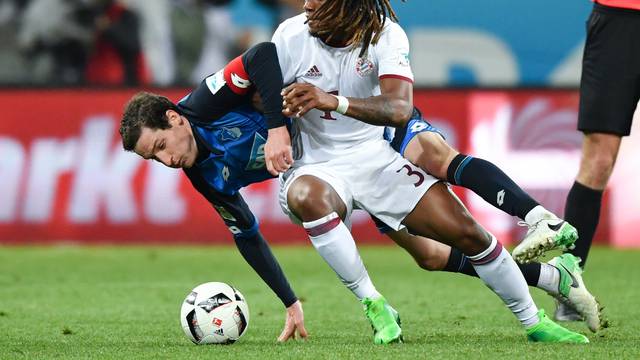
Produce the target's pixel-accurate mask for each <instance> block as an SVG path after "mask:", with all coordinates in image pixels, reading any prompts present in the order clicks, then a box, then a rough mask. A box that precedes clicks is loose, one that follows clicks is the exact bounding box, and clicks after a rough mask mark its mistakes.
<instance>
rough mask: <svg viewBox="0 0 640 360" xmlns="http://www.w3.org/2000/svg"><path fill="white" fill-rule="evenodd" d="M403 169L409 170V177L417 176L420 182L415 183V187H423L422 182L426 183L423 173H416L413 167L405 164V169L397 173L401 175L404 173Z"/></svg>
mask: <svg viewBox="0 0 640 360" xmlns="http://www.w3.org/2000/svg"><path fill="white" fill-rule="evenodd" d="M402 169H407V176H413V175H415V176H417V177H418V181H417V182H415V183H414V184H413V186H415V187H418V186H420V185H422V182H424V175H422V173H421V172H419V171H414V170H413V169H412V168H411V166H409V165H407V164H405V165H404V166H403V167H401V168H400V169H398V170H396V172H397V173H399V172H400V171H402Z"/></svg>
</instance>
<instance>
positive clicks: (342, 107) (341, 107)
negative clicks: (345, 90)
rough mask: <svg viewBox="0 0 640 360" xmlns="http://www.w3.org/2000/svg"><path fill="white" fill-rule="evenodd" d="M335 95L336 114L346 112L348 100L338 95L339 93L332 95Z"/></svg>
mask: <svg viewBox="0 0 640 360" xmlns="http://www.w3.org/2000/svg"><path fill="white" fill-rule="evenodd" d="M333 96H335V97H336V99H338V107H336V112H337V113H338V114H342V115H344V114H346V113H347V110H348V109H349V100H348V99H347V98H346V97H344V96H340V95H333Z"/></svg>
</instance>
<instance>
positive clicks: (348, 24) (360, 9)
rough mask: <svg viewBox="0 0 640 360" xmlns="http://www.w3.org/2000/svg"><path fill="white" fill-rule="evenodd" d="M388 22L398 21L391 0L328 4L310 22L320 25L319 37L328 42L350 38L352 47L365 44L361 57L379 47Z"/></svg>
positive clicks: (344, 0)
mask: <svg viewBox="0 0 640 360" xmlns="http://www.w3.org/2000/svg"><path fill="white" fill-rule="evenodd" d="M387 18H389V19H391V20H393V21H398V17H397V16H396V13H395V12H394V11H393V8H392V7H391V4H390V3H389V0H327V2H325V3H324V4H322V6H320V8H318V10H316V11H314V12H313V13H312V14H311V15H310V17H309V20H314V21H315V22H317V23H316V24H315V25H314V27H316V28H317V29H318V30H317V34H318V36H319V37H321V38H323V39H324V40H325V41H326V42H331V40H332V39H335V38H336V37H338V36H342V35H346V37H347V38H346V39H345V40H347V42H348V43H350V44H359V43H361V44H362V50H361V51H360V55H359V56H360V57H362V56H363V55H364V54H365V53H366V52H367V49H368V48H369V44H374V45H375V44H376V43H377V42H378V39H380V33H381V32H382V29H383V27H384V23H385V21H386V20H387Z"/></svg>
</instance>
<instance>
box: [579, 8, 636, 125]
mask: <svg viewBox="0 0 640 360" xmlns="http://www.w3.org/2000/svg"><path fill="white" fill-rule="evenodd" d="M639 99H640V11H639V10H631V9H621V8H614V7H608V6H602V5H599V4H594V7H593V11H592V12H591V16H589V20H588V21H587V41H586V44H585V48H584V57H583V59H582V80H581V81H580V112H579V115H578V130H580V131H582V132H585V133H591V132H599V133H609V134H617V135H620V136H626V135H629V132H630V131H631V122H632V120H633V113H634V111H635V109H636V106H637V104H638V100H639Z"/></svg>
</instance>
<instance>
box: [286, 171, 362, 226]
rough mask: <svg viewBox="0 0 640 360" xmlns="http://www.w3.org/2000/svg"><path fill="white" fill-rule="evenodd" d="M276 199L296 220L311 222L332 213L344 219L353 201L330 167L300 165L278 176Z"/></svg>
mask: <svg viewBox="0 0 640 360" xmlns="http://www.w3.org/2000/svg"><path fill="white" fill-rule="evenodd" d="M279 202H280V206H281V208H282V210H283V211H284V213H285V214H287V215H288V216H289V217H290V218H291V219H292V220H293V221H294V222H295V223H301V222H302V221H313V220H317V219H319V218H321V217H323V216H326V215H329V214H331V213H332V212H336V213H338V215H339V216H340V217H341V218H342V219H343V220H344V219H346V218H347V217H348V216H350V214H351V211H352V207H351V204H352V202H353V200H352V195H351V193H350V192H349V191H348V188H347V186H346V185H345V183H344V181H343V180H342V179H341V178H340V177H339V176H338V175H337V174H335V172H334V171H332V170H331V169H324V168H321V167H311V166H308V167H302V168H299V169H295V170H291V171H290V172H288V173H287V174H286V175H285V176H283V177H281V178H280V196H279Z"/></svg>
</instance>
